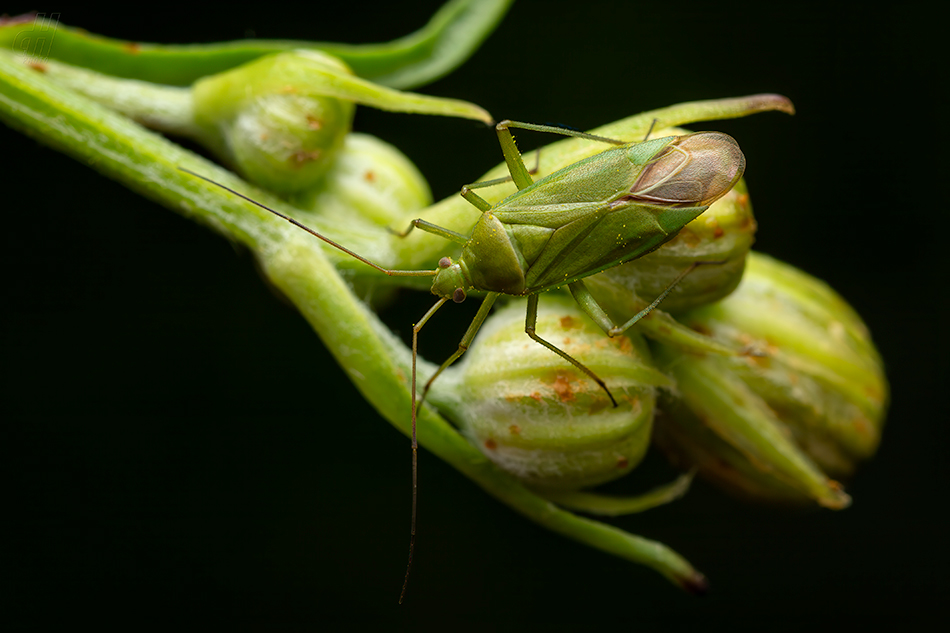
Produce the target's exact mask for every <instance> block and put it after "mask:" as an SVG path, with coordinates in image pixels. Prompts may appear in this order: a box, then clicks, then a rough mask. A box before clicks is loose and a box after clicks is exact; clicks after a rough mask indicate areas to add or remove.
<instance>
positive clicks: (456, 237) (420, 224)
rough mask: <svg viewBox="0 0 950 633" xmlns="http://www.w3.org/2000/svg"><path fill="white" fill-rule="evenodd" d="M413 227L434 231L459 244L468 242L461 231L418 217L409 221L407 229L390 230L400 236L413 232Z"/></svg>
mask: <svg viewBox="0 0 950 633" xmlns="http://www.w3.org/2000/svg"><path fill="white" fill-rule="evenodd" d="M412 229H419V230H420V231H425V232H426V233H432V234H433V235H438V236H439V237H444V238H445V239H447V240H449V241H450V242H456V243H457V244H465V243H466V242H468V236H467V235H462V234H461V233H456V232H455V231H450V230H449V229H446V228H443V227H441V226H439V225H438V224H432V223H431V222H426V221H425V220H423V219H421V218H417V219H415V220H413V221H412V222H410V223H409V226H408V228H406V230H405V231H397V230H396V229H392V228H390V229H389V232H390V233H392V234H393V235H396V236H398V237H406V236H407V235H409V233H411V232H412Z"/></svg>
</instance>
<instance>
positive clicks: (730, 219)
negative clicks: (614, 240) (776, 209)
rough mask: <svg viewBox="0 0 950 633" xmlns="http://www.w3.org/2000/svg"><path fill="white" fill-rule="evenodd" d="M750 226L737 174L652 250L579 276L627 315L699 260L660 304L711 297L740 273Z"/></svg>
mask: <svg viewBox="0 0 950 633" xmlns="http://www.w3.org/2000/svg"><path fill="white" fill-rule="evenodd" d="M755 228H756V225H755V219H754V217H753V215H752V205H751V203H750V202H749V194H748V192H747V190H746V186H745V181H743V180H740V181H739V182H738V183H737V184H736V185H735V187H733V188H732V190H730V191H729V193H727V194H725V195H724V196H723V197H722V198H720V199H719V200H717V201H716V202H714V203H713V204H712V205H711V206H710V207H709V208H708V209H707V210H706V211H705V212H703V214H702V215H700V216H699V217H698V218H696V219H695V220H693V221H692V222H690V223H689V224H687V225H686V226H685V227H683V229H682V230H681V231H680V232H679V234H678V235H677V236H676V237H674V238H673V239H672V240H670V241H669V242H667V243H666V244H664V245H663V246H661V247H660V248H658V249H657V250H655V251H653V252H652V253H650V254H648V255H645V256H643V257H641V258H639V259H635V260H634V261H632V262H629V263H627V264H624V265H622V266H615V267H614V268H609V269H607V270H605V271H604V272H602V273H600V274H597V275H593V276H591V277H588V278H587V279H585V280H584V282H585V283H586V284H587V286H588V288H590V291H591V293H593V295H594V296H595V297H596V298H597V300H598V301H599V302H600V303H601V305H603V306H605V307H606V308H608V309H609V310H613V311H614V312H616V313H617V314H618V315H624V314H626V315H628V316H629V315H631V314H635V313H636V312H637V311H638V310H640V309H641V308H642V307H644V306H645V305H646V304H648V303H649V302H650V301H652V300H653V299H654V298H656V297H657V296H659V295H660V293H662V292H663V291H664V290H665V289H666V287H667V286H669V285H670V283H672V282H673V280H674V279H676V277H677V276H678V275H680V274H681V273H682V272H683V271H684V270H686V269H687V268H688V267H689V266H690V265H692V264H694V263H696V262H703V265H701V266H698V267H697V268H696V269H695V270H693V271H692V272H690V273H689V274H688V275H687V276H686V277H684V278H683V279H682V281H680V282H679V283H678V284H677V285H676V287H674V288H673V291H672V292H671V293H670V294H669V295H668V296H667V297H666V298H665V299H664V300H663V303H662V304H660V308H661V309H663V310H664V311H666V312H678V311H682V310H688V309H690V308H694V307H697V306H701V305H704V304H707V303H711V302H713V301H717V300H719V299H722V298H723V297H725V296H726V295H728V294H729V293H730V292H732V291H733V290H734V289H735V287H736V286H737V285H738V284H739V280H740V279H742V271H743V269H744V268H745V259H746V255H747V254H748V253H749V249H750V248H752V242H753V241H754V237H755ZM625 318H626V317H625Z"/></svg>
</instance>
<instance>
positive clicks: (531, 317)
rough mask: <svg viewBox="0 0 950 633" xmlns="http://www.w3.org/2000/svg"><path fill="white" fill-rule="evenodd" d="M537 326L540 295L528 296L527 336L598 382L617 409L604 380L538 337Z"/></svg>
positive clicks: (525, 329) (525, 325) (525, 323)
mask: <svg viewBox="0 0 950 633" xmlns="http://www.w3.org/2000/svg"><path fill="white" fill-rule="evenodd" d="M537 324H538V295H536V294H535V295H528V312H527V314H526V315H525V322H524V331H525V334H527V335H528V336H530V337H531V338H532V339H533V340H534V341H537V342H538V343H540V344H541V345H543V346H545V347H546V348H548V349H549V350H551V351H552V352H554V353H555V354H557V355H558V356H560V357H561V358H563V359H564V360H566V361H567V362H569V363H570V364H572V365H574V366H575V367H577V368H578V369H579V370H581V371H582V372H584V373H585V374H587V375H588V376H589V377H590V379H591V380H593V381H594V382H596V383H597V385H598V386H600V388H601V389H603V390H604V392H605V393H606V394H607V397H608V398H610V402H612V403H613V405H614V406H615V407H616V406H617V401H616V400H615V399H614V396H613V394H612V393H610V389H608V388H607V384H606V383H605V382H604V381H603V380H601V378H600V376H598V375H597V374H595V373H594V371H593V370H592V369H590V368H589V367H587V366H586V365H584V363H582V362H580V361H579V360H577V359H576V358H574V357H573V356H571V355H570V354H568V353H567V352H565V351H564V350H562V349H561V348H559V347H557V346H555V345H554V344H552V343H549V342H548V341H545V340H544V339H543V338H541V337H540V336H538V334H537V332H536V331H535V328H536V327H537Z"/></svg>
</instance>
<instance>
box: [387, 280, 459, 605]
mask: <svg viewBox="0 0 950 633" xmlns="http://www.w3.org/2000/svg"><path fill="white" fill-rule="evenodd" d="M446 301H448V299H446V298H444V297H443V298H442V299H439V300H438V301H437V302H436V304H435V305H434V306H432V307H431V308H429V311H428V312H426V313H425V314H424V315H423V317H422V318H421V319H419V322H418V323H416V324H414V325H413V326H412V521H411V523H410V528H409V560H408V562H407V563H406V577H405V579H404V580H403V581H402V591H401V592H400V593H399V604H402V600H403V598H405V597H406V586H407V585H408V584H409V571H410V570H411V569H412V554H413V553H414V552H415V549H416V508H417V507H418V500H419V440H418V438H417V437H416V411H417V409H418V404H417V403H416V357H417V356H418V350H419V330H421V329H422V326H423V325H425V324H426V321H428V320H429V319H430V318H432V315H433V314H435V313H436V311H437V310H438V309H439V308H441V307H442V306H443V305H445V302H446Z"/></svg>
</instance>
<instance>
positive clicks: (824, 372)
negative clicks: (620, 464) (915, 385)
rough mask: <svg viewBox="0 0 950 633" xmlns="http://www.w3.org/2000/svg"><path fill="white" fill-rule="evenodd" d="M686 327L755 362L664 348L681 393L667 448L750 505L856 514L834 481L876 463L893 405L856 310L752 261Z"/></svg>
mask: <svg viewBox="0 0 950 633" xmlns="http://www.w3.org/2000/svg"><path fill="white" fill-rule="evenodd" d="M678 318H679V319H680V320H681V321H682V322H683V323H685V324H686V325H688V326H689V327H691V328H693V329H696V330H698V331H700V332H703V333H705V334H707V335H710V336H712V337H714V338H716V339H718V340H721V341H724V342H728V343H731V344H734V345H737V346H743V347H744V348H745V349H746V350H747V351H748V353H746V354H744V355H736V356H731V357H730V356H722V355H708V356H693V355H687V354H683V353H682V352H680V351H678V350H676V349H674V348H672V347H668V346H658V351H657V358H658V362H659V363H660V366H661V367H664V368H666V369H667V370H668V372H669V373H670V374H671V375H672V376H673V377H674V378H675V380H676V383H677V387H676V390H675V391H674V392H672V393H670V394H669V395H666V396H664V398H663V401H662V409H663V413H664V415H663V416H662V420H661V422H659V423H658V424H657V434H656V436H657V442H658V444H659V445H660V446H661V447H662V448H663V449H664V450H665V451H666V452H667V453H668V454H669V455H671V456H672V457H673V458H674V460H676V461H679V462H681V463H683V465H695V466H698V468H699V469H700V473H701V474H703V475H704V476H706V477H707V478H709V479H712V480H713V481H715V482H717V483H719V484H721V485H722V486H723V487H725V488H727V489H729V490H732V491H735V492H739V493H741V494H743V495H745V496H750V497H753V498H756V499H764V500H772V501H790V502H799V503H800V502H805V501H807V500H808V499H811V500H814V501H816V502H817V503H819V504H820V505H823V506H827V507H831V508H841V507H845V506H847V505H848V503H849V501H850V499H849V497H848V496H847V495H846V494H845V493H844V492H843V490H842V487H841V485H840V484H839V483H838V482H837V481H836V479H840V478H845V477H848V476H850V475H851V474H852V473H853V472H854V470H855V467H856V466H857V464H858V463H859V462H860V461H861V460H864V459H867V458H868V457H870V456H871V455H873V454H874V452H875V450H876V449H877V446H878V442H879V441H880V435H881V428H882V425H883V421H884V412H885V408H886V403H887V394H888V388H887V382H886V379H885V377H884V372H883V368H882V364H881V359H880V357H879V356H878V353H877V351H876V350H875V348H874V346H873V344H872V343H871V339H870V335H869V333H868V331H867V328H866V327H865V325H864V323H863V322H862V321H861V319H860V318H859V317H858V315H857V314H856V313H855V312H854V311H853V310H852V309H851V307H850V306H849V305H848V304H847V303H846V302H845V301H844V300H843V299H842V298H841V297H840V296H839V295H838V294H836V293H835V292H834V291H833V290H831V289H830V288H829V287H828V286H827V285H825V284H824V283H823V282H821V281H819V280H817V279H815V278H813V277H810V276H809V275H806V274H805V273H803V272H801V271H799V270H796V269H795V268H793V267H791V266H789V265H787V264H783V263H781V262H778V261H776V260H774V259H771V258H769V257H766V256H764V255H760V254H755V253H753V254H751V255H750V257H749V261H748V267H747V270H746V273H745V277H744V278H743V280H742V283H741V284H740V285H739V287H738V288H737V289H736V291H735V292H734V293H732V294H731V295H730V296H729V297H727V298H726V299H724V300H722V301H720V302H718V303H715V304H711V305H708V306H704V307H701V308H697V309H695V310H692V311H689V312H687V313H683V314H681V315H679V317H678Z"/></svg>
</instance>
